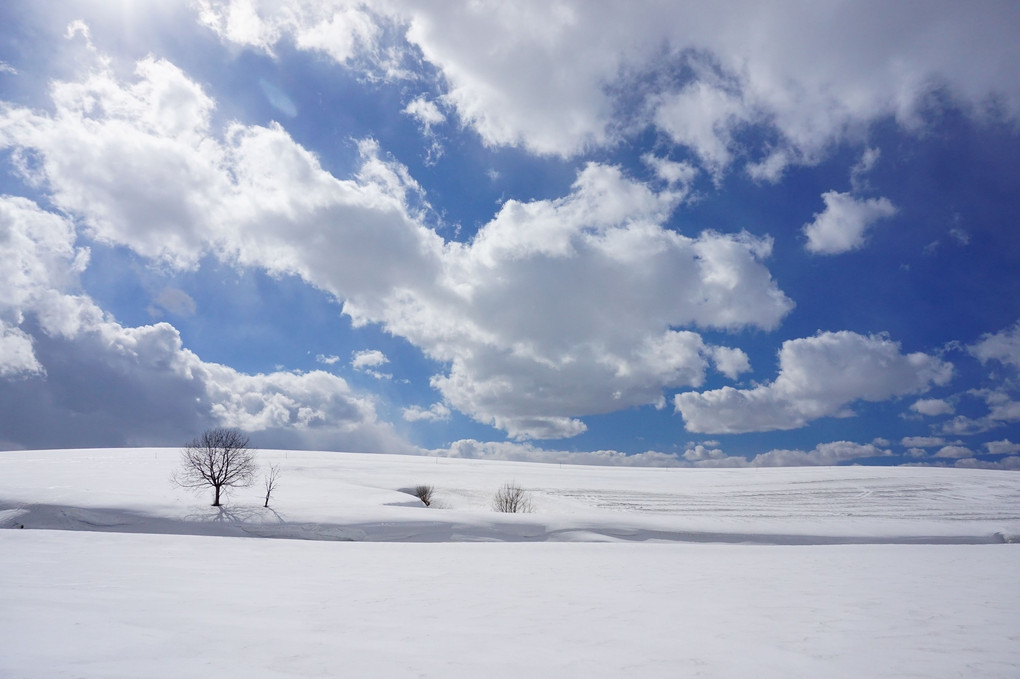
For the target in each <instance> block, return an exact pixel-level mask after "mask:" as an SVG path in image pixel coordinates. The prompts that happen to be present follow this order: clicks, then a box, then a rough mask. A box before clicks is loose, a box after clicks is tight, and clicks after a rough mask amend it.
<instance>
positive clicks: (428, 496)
mask: <svg viewBox="0 0 1020 679" xmlns="http://www.w3.org/2000/svg"><path fill="white" fill-rule="evenodd" d="M435 490H436V488H435V486H426V485H424V484H422V485H420V486H415V487H414V495H415V497H417V498H418V499H419V500H421V501H422V502H423V503H424V504H425V506H426V507H428V506H430V505H431V504H432V493H434V492H435Z"/></svg>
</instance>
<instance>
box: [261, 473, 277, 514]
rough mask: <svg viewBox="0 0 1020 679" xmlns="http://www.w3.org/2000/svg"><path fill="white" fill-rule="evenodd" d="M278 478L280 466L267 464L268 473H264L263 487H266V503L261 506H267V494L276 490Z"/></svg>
mask: <svg viewBox="0 0 1020 679" xmlns="http://www.w3.org/2000/svg"><path fill="white" fill-rule="evenodd" d="M279 480H280V466H279V465H275V464H271V465H269V473H268V474H266V478H265V487H266V504H264V505H262V506H263V507H268V506H269V496H270V495H272V494H273V491H274V490H276V484H277V482H278V481H279Z"/></svg>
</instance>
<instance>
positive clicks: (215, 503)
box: [212, 486, 220, 507]
mask: <svg viewBox="0 0 1020 679" xmlns="http://www.w3.org/2000/svg"><path fill="white" fill-rule="evenodd" d="M214 487H215V488H216V499H215V500H213V503H212V506H213V507H219V506H220V487H219V486H214Z"/></svg>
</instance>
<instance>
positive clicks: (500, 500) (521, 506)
mask: <svg viewBox="0 0 1020 679" xmlns="http://www.w3.org/2000/svg"><path fill="white" fill-rule="evenodd" d="M492 508H493V509H495V510H496V511H497V512H506V513H507V514H527V513H529V512H533V511H535V505H534V504H533V503H532V501H531V493H529V492H528V491H526V490H524V489H523V488H521V487H520V486H519V485H517V482H516V481H509V482H507V483H504V484H503V487H502V488H500V489H499V490H497V491H496V495H495V497H493V498H492Z"/></svg>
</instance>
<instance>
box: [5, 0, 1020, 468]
mask: <svg viewBox="0 0 1020 679" xmlns="http://www.w3.org/2000/svg"><path fill="white" fill-rule="evenodd" d="M675 4H676V3H628V4H619V5H608V6H601V5H596V4H594V3H585V2H557V3H550V2H535V3H531V2H522V3H514V4H506V3H484V2H483V3H478V2H471V3H456V2H450V3H437V4H434V5H427V6H422V5H423V4H422V3H409V2H401V1H399V0H392V1H390V0H387V1H384V2H373V3H367V4H366V3H359V2H314V3H313V2H293V3H280V2H258V1H257V0H200V1H197V2H192V3H184V2H165V1H159V0H150V1H145V0H134V1H129V0H122V1H121V2H66V3H60V4H59V5H58V6H52V5H47V6H46V7H45V8H44V9H42V8H40V5H39V3H32V2H28V1H27V0H14V1H13V2H7V3H4V5H3V7H2V8H0V26H2V28H0V102H2V103H0V164H2V171H0V194H2V198H0V263H2V271H3V274H2V277H0V448H3V449H17V448H41V447H88V446H120V445H170V446H174V445H180V444H181V442H182V441H185V440H188V439H190V438H191V437H192V436H194V435H195V433H196V432H199V431H201V430H202V429H204V428H207V427H211V426H236V427H240V428H242V429H244V430H246V431H248V432H250V433H251V435H252V438H253V440H254V441H255V442H256V443H257V444H258V445H260V446H264V447H288V448H312V449H326V450H357V451H380V452H409V453H424V454H436V455H454V456H467V457H482V458H495V459H524V460H544V461H558V462H598V463H606V464H657V465H680V466H747V465H752V466H768V465H789V464H849V463H874V464H938V465H960V466H988V467H998V468H1012V469H1016V468H1018V467H1020V375H1018V370H1020V302H1018V300H1020V247H1018V245H1020V237H1018V235H1017V225H1016V213H1017V208H1018V207H1020V75H1018V73H1017V70H1016V68H1015V64H1016V63H1020V46H1017V44H1016V40H1015V39H1014V38H1015V35H1014V34H1015V28H1016V27H1017V26H1018V25H1020V9H1018V7H1017V5H1016V4H1015V3H1005V2H1004V3H995V2H987V3H981V4H980V5H969V4H968V5H965V4H960V3H923V4H922V5H913V4H910V3H893V4H889V3H868V2H855V3H774V4H772V3H770V4H768V5H761V4H760V3H740V2H734V3H730V4H727V5H720V6H718V7H716V6H708V5H704V6H698V5H695V6H693V7H680V6H674V5H675ZM735 5H736V6H735Z"/></svg>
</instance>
